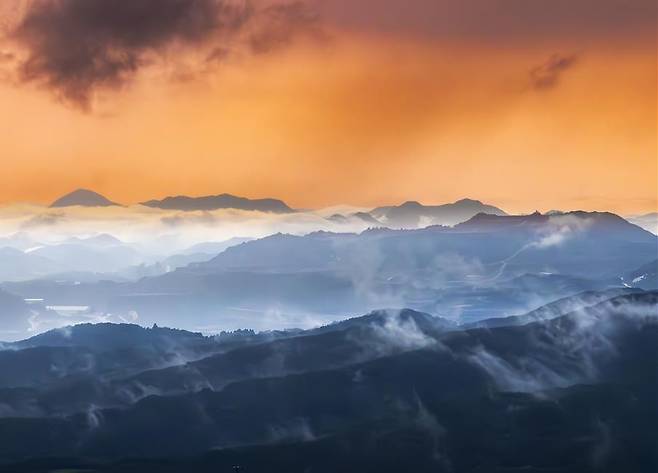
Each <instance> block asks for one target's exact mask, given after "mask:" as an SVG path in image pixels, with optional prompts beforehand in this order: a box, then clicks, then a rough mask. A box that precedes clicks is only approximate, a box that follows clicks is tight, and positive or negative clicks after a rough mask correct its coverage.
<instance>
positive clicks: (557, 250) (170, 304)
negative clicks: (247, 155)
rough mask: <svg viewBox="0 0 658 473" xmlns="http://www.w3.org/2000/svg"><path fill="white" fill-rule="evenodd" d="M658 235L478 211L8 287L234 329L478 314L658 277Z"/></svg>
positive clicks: (582, 217)
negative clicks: (373, 313) (372, 316)
mask: <svg viewBox="0 0 658 473" xmlns="http://www.w3.org/2000/svg"><path fill="white" fill-rule="evenodd" d="M228 246H230V245H228ZM657 247H658V237H656V236H655V235H653V234H651V233H649V232H647V231H645V230H642V229H641V228H639V227H637V226H635V225H632V224H630V223H628V222H627V221H625V220H624V219H622V218H620V217H618V216H616V215H614V214H609V213H595V212H594V213H585V212H570V213H565V214H560V215H542V214H539V213H536V214H532V215H526V216H492V215H486V214H478V215H476V216H474V217H473V218H471V219H470V220H469V221H467V222H464V223H462V224H458V225H456V226H454V227H443V226H433V227H428V228H425V229H419V230H391V229H384V228H379V229H370V230H367V231H364V232H362V233H359V234H354V233H330V232H315V233H311V234H308V235H304V236H298V235H287V234H275V235H271V236H269V237H265V238H261V239H256V240H252V241H248V242H242V243H241V244H238V245H234V246H230V247H228V248H226V249H225V250H224V251H222V252H221V253H219V254H218V255H215V256H213V255H212V254H211V253H202V255H204V256H200V257H199V258H200V259H198V260H196V261H193V260H192V259H193V258H194V255H184V254H181V255H180V256H179V257H177V258H176V260H177V261H178V260H179V262H178V263H176V262H175V261H174V259H168V260H164V262H163V263H158V264H157V265H156V266H149V265H146V266H138V267H135V272H134V275H135V278H133V280H126V279H125V278H124V279H121V278H115V279H113V280H108V278H107V277H105V278H103V277H102V276H100V277H96V278H89V279H80V278H79V279H76V280H75V281H76V282H75V283H72V282H70V281H69V282H67V281H66V280H65V279H64V280H57V279H55V278H50V279H48V280H34V281H13V282H10V281H6V282H5V283H3V284H2V285H1V286H0V287H2V288H3V289H4V290H5V291H7V292H9V293H12V294H15V295H17V296H20V297H22V298H31V299H43V300H44V305H45V306H84V307H90V308H93V310H94V311H96V312H98V313H99V314H112V317H117V318H118V317H121V318H119V319H116V320H124V319H125V320H134V317H138V320H139V323H143V324H152V323H158V324H167V325H170V326H175V327H180V328H186V329H191V330H203V331H205V330H208V327H213V326H217V324H218V320H219V324H220V326H221V328H223V329H237V328H244V327H249V328H254V329H258V330H266V329H270V328H275V327H277V328H285V327H299V326H300V325H301V326H302V327H308V326H309V325H313V324H317V323H323V322H328V321H330V320H335V319H336V317H340V316H345V315H346V314H358V313H365V312H368V311H370V310H373V309H376V308H378V307H381V306H382V305H384V306H388V307H408V308H411V309H414V310H419V311H423V312H428V313H432V314H439V315H442V316H445V317H448V318H450V319H452V320H460V321H463V322H477V321H478V320H481V319H484V318H491V317H501V316H510V315H518V314H520V313H524V312H526V311H528V310H531V309H533V308H536V307H538V306H540V305H543V304H546V303H549V302H551V301H553V300H556V299H559V298H562V297H567V296H570V295H573V294H576V293H579V292H582V291H593V290H604V289H607V288H624V287H629V288H643V289H656V288H658V279H656V278H657V276H656V269H655V266H656V263H655V260H656V251H657V250H656V248H657ZM30 256H34V257H38V258H43V257H42V256H40V255H39V254H37V255H32V254H30ZM186 258H190V259H186ZM40 261H41V260H40ZM48 261H49V260H48ZM167 261H169V262H167ZM187 261H190V264H189V265H188V266H179V267H177V268H176V267H175V265H177V264H181V265H182V264H185V263H186V262H187ZM652 262H653V263H652ZM169 263H171V266H168V265H169ZM60 279H62V278H60ZM110 279H111V278H110ZM273 315H274V317H273ZM28 317H29V316H26V317H25V322H24V323H25V325H24V327H25V329H27V327H28V326H29V325H28V323H27V318H28ZM112 320H115V319H112ZM272 320H276V324H275V323H274V322H272Z"/></svg>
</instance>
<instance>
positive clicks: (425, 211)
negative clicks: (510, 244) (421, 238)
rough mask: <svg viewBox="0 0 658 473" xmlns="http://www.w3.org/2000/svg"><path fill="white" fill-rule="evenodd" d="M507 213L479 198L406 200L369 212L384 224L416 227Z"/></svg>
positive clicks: (450, 223) (456, 222) (447, 223)
mask: <svg viewBox="0 0 658 473" xmlns="http://www.w3.org/2000/svg"><path fill="white" fill-rule="evenodd" d="M479 213H485V214H491V215H507V212H505V211H504V210H502V209H500V208H498V207H495V206H493V205H489V204H484V203H482V202H480V201H479V200H473V199H461V200H458V201H456V202H453V203H451V204H442V205H423V204H421V203H419V202H416V201H408V202H405V203H403V204H401V205H398V206H388V207H377V208H375V209H373V210H371V211H370V212H369V214H370V215H371V216H372V217H374V218H375V219H377V220H378V221H381V222H382V223H384V224H385V225H386V226H389V227H397V228H416V227H418V226H428V225H456V224H458V223H461V222H465V221H466V220H468V219H470V218H472V217H473V216H475V215H477V214H479Z"/></svg>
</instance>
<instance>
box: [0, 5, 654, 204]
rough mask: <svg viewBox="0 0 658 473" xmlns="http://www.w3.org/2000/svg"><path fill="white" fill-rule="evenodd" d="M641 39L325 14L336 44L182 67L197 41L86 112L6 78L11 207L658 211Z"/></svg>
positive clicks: (4, 194) (0, 93)
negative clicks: (438, 32)
mask: <svg viewBox="0 0 658 473" xmlns="http://www.w3.org/2000/svg"><path fill="white" fill-rule="evenodd" d="M387 1H388V0H387ZM391 1H392V0H391ZM418 1H420V0H418ZM389 3H390V2H389ZM355 15H356V13H355ZM644 33H646V32H644ZM644 33H643V34H641V35H640V34H639V33H638V35H633V33H632V32H631V33H628V34H627V35H625V36H623V37H615V38H606V37H605V35H596V34H589V35H586V36H585V37H580V36H579V35H573V34H572V35H571V36H568V35H567V36H565V35H560V36H559V37H557V36H556V37H555V38H540V39H536V38H534V39H533V40H532V41H523V38H511V39H510V38H504V41H503V40H500V41H483V40H481V39H478V38H469V36H468V35H462V36H458V37H454V38H448V39H443V38H439V39H437V38H428V37H426V36H425V35H414V34H408V32H405V33H400V32H397V31H394V32H391V31H388V30H385V29H382V28H379V29H377V28H375V29H367V28H361V27H359V28H356V27H354V26H353V25H349V27H348V25H346V24H344V23H339V22H338V21H336V22H334V23H331V22H327V23H326V25H323V34H326V38H324V39H318V38H306V37H302V38H301V39H299V40H295V41H291V42H290V44H287V45H286V46H285V47H283V48H279V49H277V50H276V51H273V52H271V53H268V54H257V55H251V54H237V55H235V56H232V57H230V58H229V59H228V60H226V61H225V62H224V63H223V64H222V65H221V66H220V67H217V68H213V69H212V70H209V71H204V72H203V73H195V74H193V77H192V78H181V77H180V76H181V74H180V70H181V68H182V67H183V66H186V65H189V64H196V63H195V61H196V58H197V56H198V49H193V48H191V49H184V48H183V49H181V50H179V51H176V58H175V60H173V61H172V60H168V61H167V62H157V61H156V62H154V63H153V64H152V65H149V66H147V67H144V68H143V69H141V70H140V71H139V72H138V73H137V74H136V75H135V77H134V78H132V80H131V81H129V82H128V83H126V84H124V86H123V87H122V88H121V90H106V89H99V90H98V94H99V95H98V98H97V99H96V100H95V102H94V106H93V108H92V109H91V110H89V111H83V110H81V109H80V107H76V106H75V105H72V104H71V103H67V102H66V100H64V101H62V100H58V99H56V98H55V95H54V94H53V93H52V91H51V90H47V89H45V88H44V87H40V86H39V85H38V84H35V83H27V84H17V83H16V81H15V80H13V79H12V77H11V75H10V74H7V77H5V78H4V80H3V81H1V82H0V110H2V113H1V114H0V130H2V133H3V135H2V140H1V142H0V143H1V145H2V147H1V149H0V161H1V164H2V168H3V170H4V172H3V173H2V174H1V176H2V177H0V202H5V203H6V202H13V201H33V202H44V203H46V202H49V201H51V200H53V199H54V198H55V197H57V196H58V195H60V194H63V193H65V192H67V191H69V190H72V189H73V188H77V187H88V188H92V189H94V190H97V191H99V192H101V193H103V194H105V195H107V196H108V197H109V198H111V199H112V200H116V201H120V202H124V203H129V202H136V201H140V200H146V199H149V198H155V197H162V196H165V195H171V194H190V195H201V194H210V193H222V192H229V193H234V194H238V195H244V196H247V197H265V196H270V197H277V198H281V199H284V200H285V201H287V202H288V203H289V204H290V205H292V206H295V207H318V206H326V205H332V204H338V203H349V204H355V205H364V206H371V205H372V206H374V205H379V204H384V203H396V202H401V201H404V200H409V199H413V200H419V201H422V202H425V203H439V202H446V201H452V200H456V199H459V198H462V197H471V198H477V199H480V200H484V201H488V202H491V203H494V204H497V205H499V206H501V207H503V208H505V209H507V210H510V211H519V212H521V211H531V210H534V209H535V208H537V209H539V210H549V209H553V208H560V209H575V208H579V209H606V210H613V211H616V212H620V213H640V212H649V211H655V210H656V209H657V207H658V203H657V200H658V167H657V166H658V164H657V128H656V105H657V98H656V87H657V81H656V45H655V42H653V41H647V36H646V34H644ZM469 34H470V33H469ZM654 37H655V36H654ZM613 39H614V40H613ZM7 44H8V46H6V47H7V48H9V47H15V45H14V44H13V43H12V44H9V43H7ZM19 46H20V45H19ZM1 50H2V48H1V47H0V51H1ZM554 54H557V55H561V56H563V57H568V56H573V57H574V58H575V59H574V62H573V64H572V65H570V66H569V67H567V68H565V69H564V70H563V71H560V72H559V74H557V76H556V81H555V83H554V84H553V85H552V86H550V87H545V88H537V87H533V84H532V77H531V74H530V71H531V70H532V69H533V68H534V67H537V66H539V65H541V64H544V63H546V61H548V60H549V58H550V57H551V56H552V55H554ZM172 64H174V65H175V67H174V66H172ZM190 67H192V66H190ZM174 69H175V70H174ZM172 70H174V72H173V73H172ZM172 75H176V79H172Z"/></svg>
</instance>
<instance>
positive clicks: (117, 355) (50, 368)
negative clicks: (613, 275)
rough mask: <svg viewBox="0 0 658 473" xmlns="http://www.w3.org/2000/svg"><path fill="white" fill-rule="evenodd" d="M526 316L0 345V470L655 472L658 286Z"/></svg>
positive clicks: (387, 315)
mask: <svg viewBox="0 0 658 473" xmlns="http://www.w3.org/2000/svg"><path fill="white" fill-rule="evenodd" d="M606 295H607V296H609V297H606ZM524 317H525V319H524V320H534V321H533V322H531V323H526V324H525V325H519V324H518V323H517V322H515V321H512V320H510V324H509V326H500V327H496V328H483V329H469V330H464V329H463V328H462V327H459V326H456V325H455V324H451V323H449V322H448V321H446V320H443V319H440V318H437V317H433V316H431V315H428V314H423V313H421V312H416V311H410V310H402V311H399V310H387V311H376V312H373V313H371V314H368V315H367V316H364V317H357V318H354V319H350V320H347V321H344V322H340V323H336V324H332V325H329V326H326V327H323V328H320V329H314V330H309V331H289V332H272V333H265V334H256V333H253V332H250V331H243V332H237V333H232V334H223V335H221V336H219V337H204V336H201V335H198V334H192V333H189V332H184V331H177V330H170V329H161V328H157V327H154V328H152V329H143V328H139V327H137V326H129V325H128V326H122V325H119V326H117V325H100V326H99V325H86V326H80V327H72V328H71V329H70V330H67V331H64V332H61V331H59V332H57V331H55V332H51V333H49V334H46V335H43V336H40V337H35V338H34V339H30V340H27V341H24V342H20V343H18V344H12V345H9V346H6V347H5V348H8V350H5V351H2V352H0V369H1V370H2V372H3V373H4V374H5V375H4V376H3V378H2V387H1V388H0V406H2V409H3V411H2V418H0V458H2V459H3V463H2V465H1V466H0V471H2V472H9V471H11V472H14V473H21V472H51V471H54V470H57V471H59V470H62V471H78V470H82V471H91V472H191V471H193V472H211V471H212V472H218V471H219V472H222V471H226V472H232V471H233V466H234V465H240V466H241V467H242V469H241V470H240V471H244V472H271V473H275V472H276V473H279V472H291V473H292V472H300V473H301V472H309V471H311V472H323V473H324V472H326V473H330V472H331V473H333V472H336V471H345V472H373V473H374V472H400V471H403V472H407V471H414V472H416V471H420V472H500V473H502V472H510V471H524V472H533V473H534V472H536V473H539V472H542V473H543V472H560V473H562V472H574V473H575V472H590V471H591V472H595V471H596V472H600V471H603V472H619V471H633V472H648V471H656V467H658V451H657V449H656V443H655V442H656V433H657V427H656V426H657V425H658V405H656V402H655V400H656V398H657V396H658V379H657V377H656V360H658V292H643V291H640V290H633V291H629V292H628V293H623V292H620V291H619V290H615V291H611V292H610V293H608V294H606V293H601V294H592V293H587V294H584V295H581V296H579V298H578V299H577V300H576V299H574V300H572V301H571V302H569V303H568V301H558V302H556V303H555V304H553V305H552V306H550V307H549V306H547V307H546V308H545V309H543V310H539V311H534V312H533V313H531V314H529V315H526V316H524ZM100 340H103V343H102V344H100V343H99V341H100ZM66 412H68V413H67V414H63V413H66Z"/></svg>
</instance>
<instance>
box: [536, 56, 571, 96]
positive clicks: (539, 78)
mask: <svg viewBox="0 0 658 473" xmlns="http://www.w3.org/2000/svg"><path fill="white" fill-rule="evenodd" d="M577 60H578V58H577V56H576V55H575V54H571V55H566V56H563V55H560V54H553V55H552V56H551V57H549V58H548V59H547V60H546V61H545V62H544V63H543V64H541V65H539V66H536V67H533V68H532V69H530V81H531V83H532V86H533V87H534V88H535V89H537V90H545V89H552V88H553V87H555V86H556V85H557V84H558V82H559V80H560V77H561V76H562V74H564V72H566V71H567V70H569V69H571V68H572V67H573V66H574V65H575V64H576V62H577Z"/></svg>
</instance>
